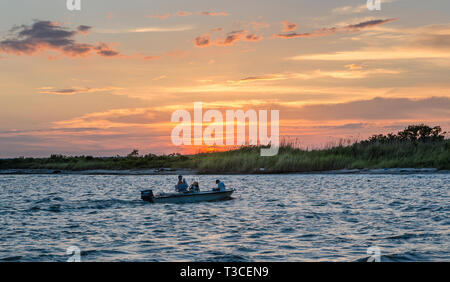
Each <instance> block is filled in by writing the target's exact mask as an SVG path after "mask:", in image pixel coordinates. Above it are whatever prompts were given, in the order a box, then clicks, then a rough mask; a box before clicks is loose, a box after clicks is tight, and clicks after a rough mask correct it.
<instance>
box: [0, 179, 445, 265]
mask: <svg viewBox="0 0 450 282" xmlns="http://www.w3.org/2000/svg"><path fill="white" fill-rule="evenodd" d="M192 178H193V177H189V176H188V177H187V179H188V180H189V182H190V180H191V179H192ZM198 178H199V180H200V185H201V188H204V189H205V186H208V185H206V184H207V183H210V184H213V183H214V180H215V179H216V178H220V179H223V181H224V182H225V183H226V184H227V187H229V188H235V189H236V192H235V194H234V195H233V199H231V200H227V201H220V202H204V203H194V204H150V203H145V202H143V201H141V200H140V198H139V197H140V194H139V191H140V190H143V189H146V188H154V189H155V190H156V191H161V192H162V191H166V192H168V191H170V190H171V189H170V188H169V187H172V186H173V184H174V183H175V181H176V176H166V175H163V176H85V175H2V176H0V189H1V190H0V191H1V193H0V218H1V221H2V222H1V226H0V260H3V261H65V260H67V259H68V256H67V255H66V249H67V248H68V247H69V246H77V247H78V248H80V250H81V260H82V261H357V260H366V259H367V257H368V255H367V248H368V247H371V246H376V247H379V248H380V251H381V260H382V261H383V260H384V261H441V260H444V261H450V254H449V251H450V248H449V246H450V241H449V239H450V233H449V227H450V217H449V215H450V206H449V205H450V201H449V199H450V197H449V183H450V175H449V174H423V175H421V174H415V175H263V176H258V175H226V176H199V177H198Z"/></svg>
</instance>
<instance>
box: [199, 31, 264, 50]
mask: <svg viewBox="0 0 450 282" xmlns="http://www.w3.org/2000/svg"><path fill="white" fill-rule="evenodd" d="M262 39H263V37H262V36H261V35H257V34H254V33H250V32H249V31H247V30H236V31H231V32H228V33H227V34H224V35H223V36H221V37H219V38H217V39H214V40H213V39H212V35H211V33H207V34H204V35H200V36H197V37H196V38H195V39H194V46H196V47H208V46H212V45H216V46H230V45H233V44H235V43H237V42H239V41H253V42H256V41H260V40H262Z"/></svg>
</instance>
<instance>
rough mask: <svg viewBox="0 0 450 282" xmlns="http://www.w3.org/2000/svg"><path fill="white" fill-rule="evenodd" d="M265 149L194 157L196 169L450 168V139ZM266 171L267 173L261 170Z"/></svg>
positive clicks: (250, 148) (252, 148)
mask: <svg viewBox="0 0 450 282" xmlns="http://www.w3.org/2000/svg"><path fill="white" fill-rule="evenodd" d="M260 149H261V147H244V148H241V149H238V150H234V151H228V152H217V153H210V154H200V155H196V156H193V158H192V163H191V165H192V168H195V169H198V170H199V171H200V172H202V173H244V172H245V173H256V172H262V171H263V172H266V173H286V172H313V171H326V170H338V169H363V168H405V167H408V168H438V169H450V140H443V141H437V142H426V143H422V142H416V143H415V142H410V141H395V142H389V143H378V142H374V143H367V144H365V143H355V144H352V145H349V146H344V145H338V146H335V147H332V148H328V149H318V150H302V149H299V148H295V147H294V146H291V145H289V144H283V145H282V146H281V147H280V150H279V153H278V155H276V156H273V157H261V156H260ZM261 168H263V169H264V170H261Z"/></svg>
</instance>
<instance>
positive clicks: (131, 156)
mask: <svg viewBox="0 0 450 282" xmlns="http://www.w3.org/2000/svg"><path fill="white" fill-rule="evenodd" d="M127 157H129V158H137V157H139V150H137V149H133V151H131V153H129V154H128V155H127Z"/></svg>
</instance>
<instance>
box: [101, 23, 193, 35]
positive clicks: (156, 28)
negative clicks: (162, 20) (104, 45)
mask: <svg viewBox="0 0 450 282" xmlns="http://www.w3.org/2000/svg"><path fill="white" fill-rule="evenodd" d="M194 28H195V26H194V25H176V26H166V27H162V26H147V27H136V28H123V29H122V28H113V29H110V28H98V29H96V30H95V32H96V33H111V34H114V33H146V32H178V31H187V30H192V29H194Z"/></svg>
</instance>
